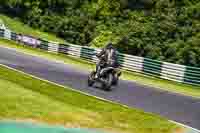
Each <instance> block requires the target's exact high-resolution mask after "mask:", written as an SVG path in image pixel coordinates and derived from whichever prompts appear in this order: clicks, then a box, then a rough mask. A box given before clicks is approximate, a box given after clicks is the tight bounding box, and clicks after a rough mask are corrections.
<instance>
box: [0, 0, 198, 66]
mask: <svg viewBox="0 0 200 133" xmlns="http://www.w3.org/2000/svg"><path fill="white" fill-rule="evenodd" d="M0 10H1V11H2V12H4V13H6V14H8V15H11V16H15V17H19V18H20V19H21V20H22V21H23V22H24V23H26V24H28V25H30V26H32V27H34V28H40V29H42V30H43V31H48V32H52V33H55V34H56V35H58V36H60V37H62V38H64V39H65V40H66V41H68V42H70V43H75V44H79V45H92V46H94V47H101V46H102V45H104V44H105V42H107V41H108V40H112V41H113V42H115V45H116V47H117V48H118V49H119V50H120V51H121V52H124V53H128V54H132V55H139V56H143V57H148V58H152V59H158V60H162V61H169V62H173V63H179V64H185V65H191V66H200V1H199V0H7V1H3V0H2V1H0Z"/></svg>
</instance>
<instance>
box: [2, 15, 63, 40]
mask: <svg viewBox="0 0 200 133" xmlns="http://www.w3.org/2000/svg"><path fill="white" fill-rule="evenodd" d="M0 19H1V20H3V22H4V23H5V25H6V26H7V27H9V29H10V30H12V31H14V32H16V33H23V34H27V35H31V36H33V37H36V38H38V37H39V38H44V39H46V40H51V41H56V42H60V43H63V42H64V40H63V39H61V38H58V37H56V36H55V35H53V34H50V33H46V32H42V31H40V30H36V29H33V28H31V27H29V26H28V25H25V24H24V23H22V22H20V21H18V19H17V18H10V17H8V16H5V15H3V14H0Z"/></svg>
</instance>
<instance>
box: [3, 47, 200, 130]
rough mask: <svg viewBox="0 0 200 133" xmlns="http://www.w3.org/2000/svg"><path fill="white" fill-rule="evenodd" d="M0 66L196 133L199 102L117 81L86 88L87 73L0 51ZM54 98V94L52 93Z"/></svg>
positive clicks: (199, 111)
mask: <svg viewBox="0 0 200 133" xmlns="http://www.w3.org/2000/svg"><path fill="white" fill-rule="evenodd" d="M0 64H4V65H6V66H9V67H12V68H15V69H17V70H20V71H23V72H26V73H28V74H32V75H34V76H37V77H39V78H43V79H46V80H49V81H52V82H56V83H58V84H61V85H65V86H69V87H72V88H74V89H77V90H80V91H83V92H86V93H89V94H91V95H95V96H98V97H102V98H105V99H107V100H111V101H114V102H118V103H121V104H125V105H128V106H130V107H134V108H139V109H142V110H144V111H146V112H151V113H156V114H159V115H161V116H164V117H166V118H168V119H171V120H174V121H177V122H180V123H182V124H185V125H188V126H191V127H193V128H196V129H200V99H198V98H192V97H187V96H183V95H179V94H174V93H171V92H168V91H164V90H158V89H155V88H150V87H146V86H142V85H139V84H137V83H134V82H131V81H125V80H120V82H119V86H118V87H114V88H113V90H112V91H111V92H106V91H103V90H100V89H98V88H91V87H90V88H88V86H87V75H88V74H89V71H83V70H79V69H76V68H74V67H73V66H72V65H70V64H69V65H66V64H63V63H61V62H60V63H59V62H55V61H50V60H47V59H43V58H39V57H35V56H31V55H26V54H23V53H20V52H17V51H16V50H14V49H8V48H3V47H0ZM55 95H56V90H55Z"/></svg>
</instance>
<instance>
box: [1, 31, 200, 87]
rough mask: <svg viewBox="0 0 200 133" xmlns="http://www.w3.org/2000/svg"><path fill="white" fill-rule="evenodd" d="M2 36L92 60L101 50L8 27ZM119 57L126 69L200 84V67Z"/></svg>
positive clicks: (2, 32)
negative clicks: (59, 41)
mask: <svg viewBox="0 0 200 133" xmlns="http://www.w3.org/2000/svg"><path fill="white" fill-rule="evenodd" d="M0 37H1V38H4V39H8V40H14V41H17V42H21V43H20V44H25V45H28V46H31V47H34V48H39V49H43V50H46V51H48V52H53V53H62V54H69V55H72V56H75V57H78V58H84V59H87V60H89V61H91V62H96V61H97V58H96V56H95V54H96V53H98V52H100V49H94V48H90V47H85V46H79V45H74V44H67V43H66V44H59V43H57V42H52V41H47V40H44V39H37V38H34V37H31V36H26V35H21V34H17V33H14V32H12V31H10V30H8V29H0ZM118 57H119V62H120V65H121V67H122V68H124V69H126V70H130V71H135V72H140V73H144V74H148V75H152V76H156V77H160V78H162V79H167V80H172V81H176V82H182V83H187V84H193V85H200V68H197V67H189V66H184V65H178V64H172V63H168V62H161V61H157V60H152V59H148V58H143V57H138V56H133V55H127V54H122V53H119V54H118Z"/></svg>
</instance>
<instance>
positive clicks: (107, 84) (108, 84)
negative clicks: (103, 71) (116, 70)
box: [103, 73, 113, 91]
mask: <svg viewBox="0 0 200 133" xmlns="http://www.w3.org/2000/svg"><path fill="white" fill-rule="evenodd" d="M112 82H113V75H112V74H111V73H110V74H109V75H108V76H107V77H106V80H105V83H103V88H104V89H105V90H107V91H110V90H111V86H112Z"/></svg>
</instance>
